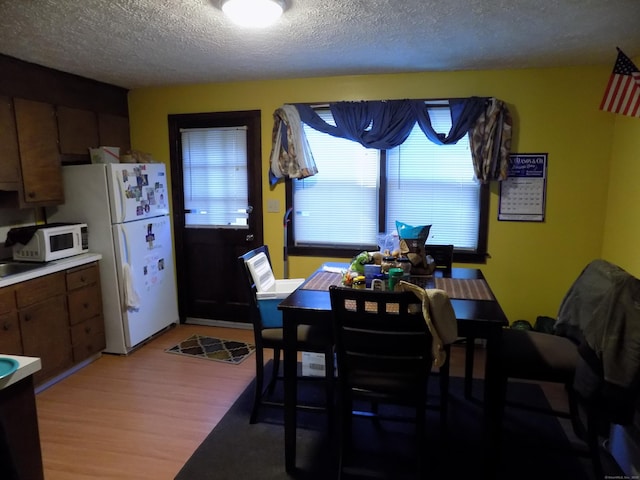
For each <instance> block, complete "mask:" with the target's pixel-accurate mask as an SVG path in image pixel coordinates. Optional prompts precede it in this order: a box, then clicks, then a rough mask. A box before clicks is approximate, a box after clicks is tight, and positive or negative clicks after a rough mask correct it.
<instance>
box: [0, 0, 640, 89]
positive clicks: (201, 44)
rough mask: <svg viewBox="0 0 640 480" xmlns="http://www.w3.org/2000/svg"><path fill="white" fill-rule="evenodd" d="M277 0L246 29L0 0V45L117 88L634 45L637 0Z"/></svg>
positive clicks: (150, 4) (88, 2) (517, 58)
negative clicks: (263, 23)
mask: <svg viewBox="0 0 640 480" xmlns="http://www.w3.org/2000/svg"><path fill="white" fill-rule="evenodd" d="M286 2H287V6H288V8H287V10H286V11H285V14H284V15H283V17H282V18H281V19H280V20H279V21H278V22H277V23H276V24H275V25H273V26H271V27H269V28H267V29H262V30H248V29H243V28H240V27H237V26H235V25H232V24H231V23H230V22H229V21H227V19H226V18H225V17H224V16H223V14H222V11H221V10H220V5H219V1H218V0H179V1H178V0H12V1H9V0H0V53H3V54H5V55H9V56H12V57H16V58H19V59H22V60H26V61H29V62H33V63H37V64H40V65H44V66H47V67H51V68H55V69H58V70H62V71H65V72H69V73H74V74H77V75H81V76H84V77H88V78H93V79H96V80H100V81H103V82H107V83H111V84H114V85H119V86H122V87H126V88H137V87H146V86H157V85H174V84H190V83H209V82H224V81H239V80H260V79H278V78H298V77H311V76H326V75H351V74H372V73H395V72H415V71H437V70H477V69H496V68H528V67H553V66H574V65H596V64H611V66H613V63H614V61H615V57H616V50H615V47H616V46H618V47H620V48H621V49H622V50H623V51H624V52H625V53H626V54H627V55H628V56H630V57H631V58H633V57H635V56H637V55H640V0H286Z"/></svg>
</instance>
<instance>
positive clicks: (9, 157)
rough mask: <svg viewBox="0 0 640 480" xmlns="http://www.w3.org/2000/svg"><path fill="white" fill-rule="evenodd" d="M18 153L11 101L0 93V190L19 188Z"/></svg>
mask: <svg viewBox="0 0 640 480" xmlns="http://www.w3.org/2000/svg"><path fill="white" fill-rule="evenodd" d="M19 184H20V153H19V152H18V135H17V133H16V120H15V117H14V115H13V102H12V101H11V98H10V97H6V96H2V95H0V190H16V191H17V190H19V189H20V187H19Z"/></svg>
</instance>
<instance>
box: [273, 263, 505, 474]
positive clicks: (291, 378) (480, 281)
mask: <svg viewBox="0 0 640 480" xmlns="http://www.w3.org/2000/svg"><path fill="white" fill-rule="evenodd" d="M349 266H350V265H349V264H346V263H326V264H324V265H322V266H321V267H320V268H319V269H318V270H316V271H315V272H314V273H313V274H312V275H310V276H309V277H308V278H307V279H306V281H305V282H304V283H303V284H302V285H301V286H300V287H298V288H297V289H296V290H294V291H293V292H292V293H291V294H290V295H289V296H288V297H287V298H285V299H284V300H283V301H282V302H281V303H280V304H279V305H278V309H279V310H281V311H282V319H283V330H284V349H283V350H284V383H285V466H286V470H287V471H288V472H293V471H294V470H295V462H296V428H297V419H296V408H295V405H296V404H297V345H296V343H297V335H296V331H297V327H298V326H299V325H330V324H331V301H330V297H329V287H330V286H331V285H344V276H345V272H347V271H348V270H349ZM402 279H403V280H406V281H409V282H412V283H415V284H417V285H420V286H421V287H422V288H440V289H442V290H445V291H446V292H447V293H448V294H449V296H450V298H451V304H452V306H453V309H454V312H455V315H456V320H457V323H458V333H459V335H460V336H461V337H470V338H483V339H486V363H485V378H484V383H485V389H484V402H483V405H484V422H485V426H486V430H487V435H488V437H487V440H490V439H491V438H493V437H492V428H493V423H495V422H494V419H495V418H496V417H497V413H496V411H495V409H494V406H495V405H498V404H499V403H498V402H497V401H496V400H495V399H496V398H497V397H496V396H497V395H498V394H499V391H498V390H499V382H497V375H496V374H495V371H496V362H497V351H498V348H499V342H500V338H501V331H502V328H503V327H504V326H506V325H508V321H507V317H506V315H505V314H504V312H503V311H502V308H501V307H500V304H499V303H498V301H497V299H496V298H495V296H494V295H493V293H492V292H491V288H490V287H489V285H488V283H487V281H486V279H485V278H484V275H483V274H482V271H481V270H479V269H475V268H452V269H451V270H447V271H435V272H434V273H433V274H432V275H409V276H407V277H403V278H402ZM470 381H471V379H469V382H470ZM466 389H467V386H465V390H466ZM486 444H487V445H490V442H489V441H487V442H486Z"/></svg>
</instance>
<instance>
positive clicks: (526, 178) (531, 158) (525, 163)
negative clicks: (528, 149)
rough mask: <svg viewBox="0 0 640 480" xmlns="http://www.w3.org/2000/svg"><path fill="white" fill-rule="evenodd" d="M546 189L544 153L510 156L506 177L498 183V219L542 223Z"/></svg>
mask: <svg viewBox="0 0 640 480" xmlns="http://www.w3.org/2000/svg"><path fill="white" fill-rule="evenodd" d="M546 189H547V154H546V153H519V154H514V155H509V167H508V173H507V178H506V179H504V180H503V181H502V182H500V205H499V207H498V220H511V221H521V222H543V221H544V213H545V197H546Z"/></svg>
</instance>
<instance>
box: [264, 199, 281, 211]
mask: <svg viewBox="0 0 640 480" xmlns="http://www.w3.org/2000/svg"><path fill="white" fill-rule="evenodd" d="M267 212H269V213H280V201H279V200H267Z"/></svg>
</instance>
